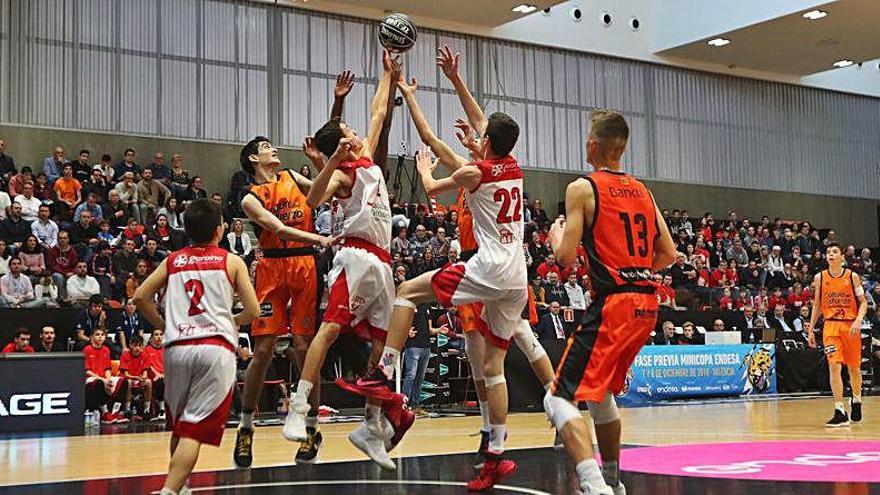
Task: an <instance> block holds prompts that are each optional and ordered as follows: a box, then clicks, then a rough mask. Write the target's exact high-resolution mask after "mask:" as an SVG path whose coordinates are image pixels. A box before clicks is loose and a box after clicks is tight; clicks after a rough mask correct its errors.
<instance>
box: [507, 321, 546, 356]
mask: <svg viewBox="0 0 880 495" xmlns="http://www.w3.org/2000/svg"><path fill="white" fill-rule="evenodd" d="M513 338H514V340H516V345H517V347H519V350H520V351H521V352H522V353H523V354H524V355H525V356H526V359H528V360H529V363H534V362H535V361H537V360H539V359H541V358H543V357H544V356H546V355H547V351H545V350H544V346H542V345H541V343H540V342H538V338H537V337H535V333H534V332H532V327H531V326H530V325H529V322H527V321H526V320H522V321H521V324H520V325H518V326H517V328H516V332H514V334H513Z"/></svg>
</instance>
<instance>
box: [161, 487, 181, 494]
mask: <svg viewBox="0 0 880 495" xmlns="http://www.w3.org/2000/svg"><path fill="white" fill-rule="evenodd" d="M159 495H177V492H175V491H172V490H171V488H162V491H161V492H159Z"/></svg>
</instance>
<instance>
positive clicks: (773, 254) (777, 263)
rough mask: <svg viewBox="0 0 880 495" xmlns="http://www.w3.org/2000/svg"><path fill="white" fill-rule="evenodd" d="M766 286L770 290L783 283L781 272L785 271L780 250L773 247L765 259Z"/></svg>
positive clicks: (777, 247)
mask: <svg viewBox="0 0 880 495" xmlns="http://www.w3.org/2000/svg"><path fill="white" fill-rule="evenodd" d="M764 269H765V270H767V285H768V286H770V287H771V288H773V287H777V286H780V285H781V284H782V283H783V278H784V276H783V271H785V262H784V261H783V260H782V248H781V247H779V246H773V249H772V250H771V251H770V256H769V257H768V258H767V265H766V266H765V267H764Z"/></svg>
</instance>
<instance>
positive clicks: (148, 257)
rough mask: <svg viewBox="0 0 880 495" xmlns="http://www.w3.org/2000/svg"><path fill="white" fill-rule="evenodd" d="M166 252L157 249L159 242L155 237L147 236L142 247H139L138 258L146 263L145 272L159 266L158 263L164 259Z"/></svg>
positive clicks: (149, 271)
mask: <svg viewBox="0 0 880 495" xmlns="http://www.w3.org/2000/svg"><path fill="white" fill-rule="evenodd" d="M166 256H167V254H166V253H164V252H162V251H160V250H159V242H158V241H156V239H153V238H148V239H147V242H146V244H144V248H143V249H141V252H140V255H139V257H140V259H141V260H143V261H145V262H146V263H147V273H148V274H149V273H152V272H153V270H155V269H156V267H157V266H159V263H161V262H162V260H164V259H165V257H166Z"/></svg>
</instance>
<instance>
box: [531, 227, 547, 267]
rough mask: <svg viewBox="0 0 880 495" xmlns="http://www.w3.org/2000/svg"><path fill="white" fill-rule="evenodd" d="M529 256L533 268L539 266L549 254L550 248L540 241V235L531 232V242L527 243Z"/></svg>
mask: <svg viewBox="0 0 880 495" xmlns="http://www.w3.org/2000/svg"><path fill="white" fill-rule="evenodd" d="M529 254H530V255H531V256H532V262H533V266H538V265H540V264H541V263H542V262H543V261H544V259H545V258H546V257H547V255H549V254H550V248H549V247H547V244H546V243H545V242H544V241H542V240H541V234H540V233H538V232H532V240H531V241H530V242H529Z"/></svg>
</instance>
